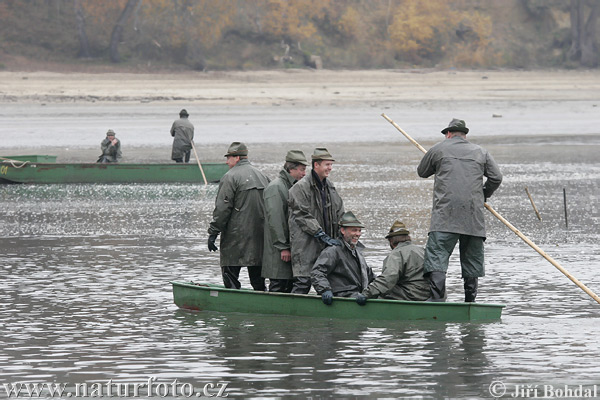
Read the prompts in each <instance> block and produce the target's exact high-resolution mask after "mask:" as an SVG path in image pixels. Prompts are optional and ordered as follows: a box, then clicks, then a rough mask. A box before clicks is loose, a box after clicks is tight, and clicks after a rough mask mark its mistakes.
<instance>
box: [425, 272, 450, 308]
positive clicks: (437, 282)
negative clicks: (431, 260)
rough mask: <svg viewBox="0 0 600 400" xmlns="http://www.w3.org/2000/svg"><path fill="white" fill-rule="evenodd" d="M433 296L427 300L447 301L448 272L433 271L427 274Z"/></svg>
mask: <svg viewBox="0 0 600 400" xmlns="http://www.w3.org/2000/svg"><path fill="white" fill-rule="evenodd" d="M426 279H427V280H428V281H429V289H430V290H431V296H430V297H429V298H428V299H427V301H435V302H445V301H446V273H445V272H441V271H433V272H430V273H428V274H427V276H426Z"/></svg>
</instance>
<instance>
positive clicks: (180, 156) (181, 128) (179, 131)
mask: <svg viewBox="0 0 600 400" xmlns="http://www.w3.org/2000/svg"><path fill="white" fill-rule="evenodd" d="M188 116H189V114H188V112H187V111H186V110H185V109H183V110H181V111H179V119H177V120H175V122H173V125H172V126H171V136H173V150H172V152H171V159H172V160H174V161H175V162H177V163H182V162H184V161H185V162H186V163H189V162H190V154H191V151H192V140H194V125H192V123H191V122H190V121H189V120H188Z"/></svg>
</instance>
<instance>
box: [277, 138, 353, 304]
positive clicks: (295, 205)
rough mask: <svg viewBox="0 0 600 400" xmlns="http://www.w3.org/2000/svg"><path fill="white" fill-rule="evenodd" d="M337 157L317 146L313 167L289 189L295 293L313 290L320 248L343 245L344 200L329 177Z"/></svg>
mask: <svg viewBox="0 0 600 400" xmlns="http://www.w3.org/2000/svg"><path fill="white" fill-rule="evenodd" d="M334 161H335V160H334V159H333V157H332V156H331V154H329V151H327V149H326V148H322V147H320V148H316V149H315V150H314V152H313V155H312V170H311V172H310V174H307V175H306V176H305V177H304V178H302V179H301V180H300V181H299V182H298V183H296V184H295V185H294V186H292V188H291V189H290V192H289V198H288V206H289V227H290V243H291V245H292V271H293V274H294V287H293V288H292V293H300V294H306V293H308V292H309V291H310V286H311V281H310V271H311V269H312V266H313V264H314V263H315V260H316V259H317V257H318V256H319V254H321V251H322V250H323V249H324V248H325V247H327V246H340V245H341V243H340V241H339V240H337V239H336V237H337V236H338V235H339V227H338V222H339V221H340V219H341V218H342V214H344V203H343V202H342V198H341V197H340V195H339V194H338V193H337V191H336V190H335V186H334V185H333V182H331V181H330V180H329V173H330V172H331V169H332V167H333V162H334Z"/></svg>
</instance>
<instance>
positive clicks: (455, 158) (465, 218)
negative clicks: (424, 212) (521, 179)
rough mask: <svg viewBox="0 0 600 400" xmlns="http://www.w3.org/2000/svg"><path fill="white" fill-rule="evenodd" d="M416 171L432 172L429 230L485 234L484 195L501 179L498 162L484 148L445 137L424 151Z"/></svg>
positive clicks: (481, 235) (489, 193) (492, 191)
mask: <svg viewBox="0 0 600 400" xmlns="http://www.w3.org/2000/svg"><path fill="white" fill-rule="evenodd" d="M417 173H418V174H419V176H420V177H421V178H428V177H430V176H431V175H433V174H435V181H434V184H433V210H432V212H431V226H430V228H429V232H435V231H438V232H450V233H458V234H462V235H471V236H479V237H484V238H485V237H486V233H485V220H484V215H483V203H484V197H485V198H488V197H490V196H491V195H492V193H494V191H495V190H496V189H498V187H499V186H500V183H501V182H502V174H501V173H500V169H499V168H498V164H496V162H495V161H494V159H493V158H492V156H491V155H490V154H489V153H488V152H487V150H485V149H484V148H482V147H480V146H477V145H476V144H473V143H470V142H468V141H467V140H466V139H463V138H461V137H453V138H451V139H445V140H443V141H441V142H440V143H438V144H436V145H435V146H433V147H432V148H431V149H429V151H428V152H427V153H425V156H423V158H422V159H421V162H420V163H419V166H418V167H417ZM484 176H485V177H487V180H486V182H485V184H484V182H483V177H484Z"/></svg>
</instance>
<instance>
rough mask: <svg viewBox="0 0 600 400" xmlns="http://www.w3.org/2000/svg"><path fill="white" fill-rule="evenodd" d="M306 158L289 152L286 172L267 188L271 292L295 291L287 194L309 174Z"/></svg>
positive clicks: (265, 270) (266, 264)
mask: <svg viewBox="0 0 600 400" xmlns="http://www.w3.org/2000/svg"><path fill="white" fill-rule="evenodd" d="M307 165H308V161H306V156H305V155H304V153H303V152H302V151H300V150H290V151H288V152H287V155H286V156H285V164H284V165H283V169H282V170H281V171H279V176H278V177H277V178H275V179H274V180H273V181H272V182H271V183H269V186H267V188H266V189H265V191H264V193H263V197H264V199H265V215H266V220H265V247H264V252H263V263H262V276H263V278H269V291H270V292H286V293H289V292H291V291H292V277H293V275H292V262H291V260H292V253H291V250H290V249H291V246H290V230H289V226H288V192H289V190H290V188H291V187H292V186H293V185H294V184H295V183H296V182H297V181H299V180H300V179H302V178H304V176H305V175H306V166H307Z"/></svg>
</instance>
